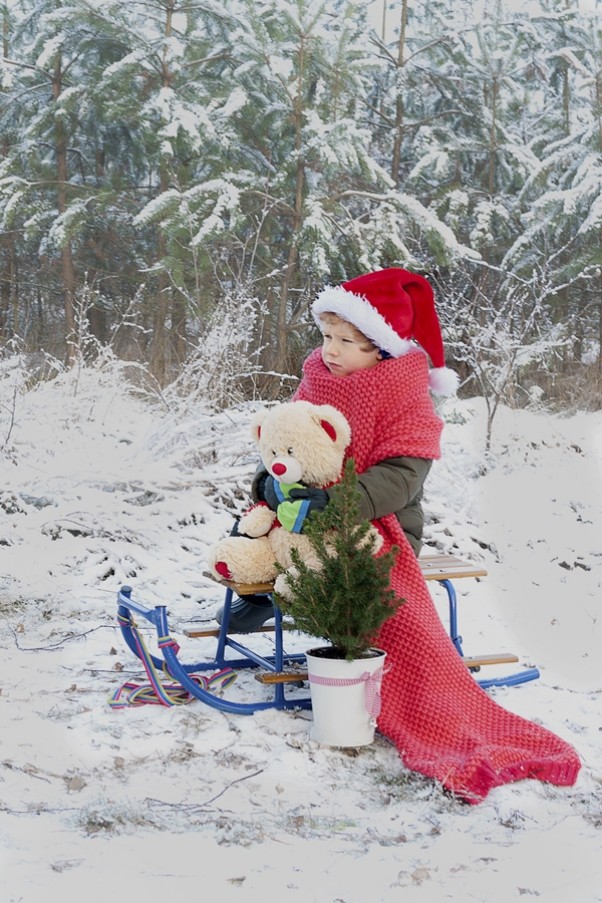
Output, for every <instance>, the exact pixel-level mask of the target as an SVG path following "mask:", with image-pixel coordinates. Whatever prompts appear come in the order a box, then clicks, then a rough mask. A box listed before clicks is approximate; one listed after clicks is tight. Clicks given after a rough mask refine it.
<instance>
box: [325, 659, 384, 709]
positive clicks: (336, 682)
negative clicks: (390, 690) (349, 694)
mask: <svg viewBox="0 0 602 903" xmlns="http://www.w3.org/2000/svg"><path fill="white" fill-rule="evenodd" d="M382 677H383V669H382V668H379V669H378V670H377V671H375V672H374V673H373V674H370V672H369V671H364V673H363V674H361V675H360V676H359V677H320V676H318V675H317V674H310V675H309V682H310V684H320V686H323V687H353V686H356V685H357V684H361V683H364V684H365V685H366V690H365V694H366V711H367V712H368V714H369V715H371V716H372V718H377V717H378V716H379V715H380V708H381V698H380V683H381V680H382Z"/></svg>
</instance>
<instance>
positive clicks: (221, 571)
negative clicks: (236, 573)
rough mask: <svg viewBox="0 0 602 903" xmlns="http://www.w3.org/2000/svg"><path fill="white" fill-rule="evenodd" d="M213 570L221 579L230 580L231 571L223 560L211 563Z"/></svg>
mask: <svg viewBox="0 0 602 903" xmlns="http://www.w3.org/2000/svg"><path fill="white" fill-rule="evenodd" d="M213 571H214V573H215V574H216V575H217V576H218V577H220V578H221V579H222V580H232V571H231V570H230V568H229V567H228V565H227V564H226V562H225V561H216V562H215V564H214V565H213Z"/></svg>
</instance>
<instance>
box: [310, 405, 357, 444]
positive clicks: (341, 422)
mask: <svg viewBox="0 0 602 903" xmlns="http://www.w3.org/2000/svg"><path fill="white" fill-rule="evenodd" d="M316 413H317V414H318V420H319V423H320V426H321V427H322V429H323V430H324V432H325V433H326V434H327V435H328V436H329V437H330V438H331V439H332V441H333V442H334V443H338V444H339V445H340V447H341V448H347V446H348V445H349V442H350V441H351V427H350V426H349V422H348V420H347V418H346V417H345V416H344V415H343V414H341V412H340V411H338V410H337V409H336V408H333V407H332V405H329V404H323V405H320V406H319V407H318V409H317V412H316Z"/></svg>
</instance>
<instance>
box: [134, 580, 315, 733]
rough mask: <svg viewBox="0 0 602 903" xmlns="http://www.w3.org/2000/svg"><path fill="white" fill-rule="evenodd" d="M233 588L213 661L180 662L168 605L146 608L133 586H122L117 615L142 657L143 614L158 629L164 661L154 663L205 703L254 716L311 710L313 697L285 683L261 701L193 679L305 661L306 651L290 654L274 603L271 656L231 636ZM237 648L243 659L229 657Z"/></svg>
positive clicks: (279, 667)
mask: <svg viewBox="0 0 602 903" xmlns="http://www.w3.org/2000/svg"><path fill="white" fill-rule="evenodd" d="M232 598H233V590H232V589H230V588H228V589H227V590H226V599H225V603H224V614H223V617H222V623H221V626H220V631H219V635H218V638H217V652H216V655H215V658H214V659H212V660H211V661H201V662H195V663H194V664H190V665H184V664H182V662H180V660H179V658H178V654H177V643H176V642H175V640H173V639H172V638H171V637H170V635H169V624H168V621H167V609H166V607H165V605H157V606H155V608H150V609H149V608H145V607H144V606H143V605H140V603H138V602H135V601H134V600H133V599H132V589H131V587H129V586H122V587H121V589H120V591H119V593H118V594H117V607H118V609H117V617H118V621H119V626H120V628H121V633H122V635H123V638H124V640H125V642H126V644H127V645H128V647H129V648H130V649H131V650H132V652H133V653H134V655H136V656H137V657H138V658H140V655H139V652H138V648H137V645H136V641H135V639H134V635H133V631H132V614H133V613H134V614H136V615H139V616H140V617H142V618H144V619H145V620H147V621H148V622H149V623H150V624H152V625H153V627H154V628H155V630H156V632H157V638H158V645H159V649H160V650H161V653H162V654H163V657H164V660H161V659H159V658H157V656H154V655H150V658H151V660H152V662H153V665H154V666H155V668H157V670H159V671H161V670H163V668H164V667H165V669H166V670H167V672H168V673H169V675H171V677H173V678H174V679H175V680H177V681H179V682H180V683H181V685H182V687H183V688H184V689H185V690H187V691H188V692H189V693H191V694H192V695H193V696H196V697H197V699H200V700H201V702H205V703H207V705H210V706H212V707H213V708H215V709H220V711H222V712H230V713H232V714H235V715H252V714H253V712H258V711H261V710H262V709H309V708H311V699H310V697H309V696H306V697H302V698H299V697H295V698H294V699H289V698H287V697H286V695H285V684H282V683H275V684H272V685H271V688H272V692H273V696H272V698H271V699H268V700H264V701H259V702H232V701H230V700H228V699H224V698H222V697H221V696H217V695H216V694H215V693H211V692H209V691H208V690H205V689H204V688H203V687H200V686H199V685H198V684H197V683H196V682H195V681H193V680H191V677H190V675H191V674H194V673H197V672H200V671H214V670H221V669H222V668H232V669H240V668H263V669H264V670H266V671H274V672H281V671H283V670H284V668H285V667H286V666H288V665H290V664H292V663H293V662H304V661H305V655H304V653H286V652H285V651H284V644H283V639H282V615H281V613H280V610H279V609H278V608H276V606H274V627H275V629H274V654H273V655H270V656H262V655H258V654H257V653H256V652H254V651H253V650H252V649H250V648H249V647H248V646H246V645H244V644H243V643H239V642H238V641H237V640H235V639H233V638H232V637H231V636H229V635H228V621H229V619H230V606H231V604H232ZM228 648H229V649H233V650H234V651H235V652H238V653H239V654H240V655H241V656H242V658H226V657H225V653H226V649H228Z"/></svg>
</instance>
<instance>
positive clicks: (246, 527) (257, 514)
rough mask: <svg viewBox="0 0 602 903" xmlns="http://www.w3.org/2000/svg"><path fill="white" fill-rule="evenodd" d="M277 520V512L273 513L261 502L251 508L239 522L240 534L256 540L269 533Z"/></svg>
mask: <svg viewBox="0 0 602 903" xmlns="http://www.w3.org/2000/svg"><path fill="white" fill-rule="evenodd" d="M275 520H276V512H275V511H272V510H271V509H270V508H268V506H267V505H266V504H265V502H260V503H259V504H258V505H254V506H253V507H252V508H249V510H248V511H245V513H244V514H243V515H242V517H241V518H240V520H239V522H238V532H239V533H243V534H244V535H245V536H250V537H251V538H252V539H256V538H257V537H259V536H265V535H266V533H269V532H270V530H271V529H272V527H273V525H274V521H275Z"/></svg>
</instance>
